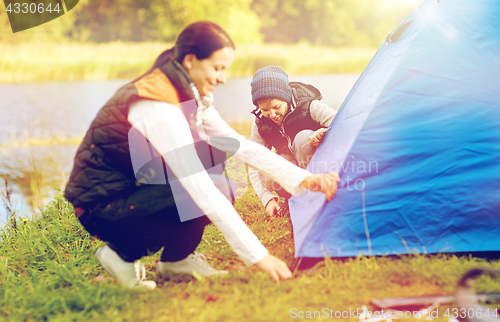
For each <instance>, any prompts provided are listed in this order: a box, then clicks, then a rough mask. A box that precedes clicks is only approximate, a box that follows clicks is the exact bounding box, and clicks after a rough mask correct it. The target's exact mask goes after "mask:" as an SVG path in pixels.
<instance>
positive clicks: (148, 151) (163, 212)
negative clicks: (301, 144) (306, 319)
mask: <svg viewBox="0 0 500 322" xmlns="http://www.w3.org/2000/svg"><path fill="white" fill-rule="evenodd" d="M234 49H235V46H234V44H233V42H232V40H231V39H230V37H229V36H228V34H227V33H226V32H225V31H224V30H223V29H222V28H220V27H219V26H218V25H216V24H214V23H211V22H198V23H194V24H192V25H190V26H188V27H186V29H184V30H183V31H182V32H181V34H180V35H179V37H178V39H177V41H176V44H175V46H174V47H173V48H172V49H170V50H167V51H165V52H164V53H162V54H161V55H160V56H159V57H158V59H157V60H156V62H155V63H154V65H153V67H152V68H151V70H149V71H148V72H147V73H145V74H144V75H142V76H141V77H139V78H138V79H136V80H134V81H133V82H131V83H129V84H127V85H125V86H124V87H122V88H121V89H119V90H118V91H117V93H116V94H115V95H114V96H113V98H111V100H110V101H109V102H108V103H106V105H105V106H104V107H103V108H102V109H101V110H100V111H99V113H98V115H97V116H96V118H95V119H94V121H93V122H92V124H91V125H90V128H89V130H88V131H87V134H86V135H85V138H84V140H83V143H82V144H81V146H80V147H79V149H78V151H77V154H76V157H75V163H74V167H73V170H72V172H71V175H70V179H69V182H68V185H67V187H66V190H65V196H66V198H67V199H68V200H69V201H70V202H71V203H72V204H73V205H74V206H75V213H76V216H77V217H78V218H79V220H80V221H81V223H82V224H83V226H84V227H85V228H86V229H87V231H89V232H90V233H91V234H92V235H94V236H97V237H99V238H100V239H102V240H104V241H106V242H108V245H107V246H105V247H103V248H101V249H100V250H99V251H98V252H97V257H98V259H99V261H100V263H101V264H102V265H103V266H104V268H105V269H106V270H107V271H108V272H109V273H110V274H111V275H113V276H114V277H115V278H116V279H117V281H118V283H119V284H122V285H125V286H127V287H130V288H146V289H153V288H154V287H155V286H156V284H155V282H154V281H143V280H142V279H141V278H139V276H136V274H135V267H134V261H136V260H138V259H139V258H141V257H142V256H145V255H148V254H152V253H155V252H157V251H158V250H160V248H162V247H163V248H164V249H163V253H162V255H161V260H160V262H159V263H158V266H157V272H158V273H159V275H163V274H165V273H166V272H167V271H171V272H177V273H190V272H193V271H195V272H197V273H198V274H200V275H204V276H208V275H214V274H223V273H224V271H217V270H215V269H213V268H211V267H210V266H209V265H208V263H207V262H206V259H205V258H204V257H203V256H201V255H199V254H196V253H193V252H194V250H195V249H196V247H197V245H198V244H199V242H200V240H201V237H202V234H203V229H204V227H205V225H207V224H208V223H210V221H211V222H213V223H214V224H215V225H216V226H217V227H218V228H219V229H220V230H221V232H222V233H223V235H224V237H225V238H226V240H227V242H228V244H229V245H230V246H231V247H232V248H233V250H234V251H235V252H236V253H237V254H238V255H239V257H240V258H241V259H242V260H243V261H244V262H245V263H246V264H248V265H251V264H255V263H256V264H257V265H258V266H259V267H261V268H262V269H263V270H264V271H266V272H268V273H269V274H270V275H271V276H272V278H274V279H275V280H279V279H286V278H290V277H291V272H290V270H289V269H288V267H287V265H286V264H285V263H284V262H283V261H281V260H279V259H278V258H276V257H274V256H272V255H270V254H269V253H268V252H267V250H266V249H265V248H264V247H263V246H262V244H261V243H260V242H259V240H258V239H257V237H256V236H255V235H254V234H253V233H252V232H251V231H250V230H249V229H248V227H247V226H246V225H245V224H244V223H243V221H242V220H241V218H240V217H239V216H238V214H237V213H236V211H235V210H234V208H233V207H232V204H231V202H230V201H229V200H228V199H227V198H226V197H225V196H224V194H223V193H224V192H221V191H220V190H219V189H217V187H216V185H217V186H218V187H222V185H221V184H220V183H221V182H224V178H222V177H221V176H220V175H217V173H213V171H209V172H212V173H211V174H209V173H208V172H207V171H205V169H210V170H213V169H216V168H217V166H215V167H214V165H216V164H217V163H219V161H217V162H214V156H215V157H216V156H217V151H216V150H215V149H213V148H212V147H211V146H207V145H206V144H204V143H203V141H202V140H200V138H201V139H206V138H208V137H210V138H211V139H210V144H211V145H212V146H213V147H214V148H217V149H220V150H222V151H227V152H231V153H235V156H236V157H237V158H239V159H241V160H244V161H245V162H246V163H247V164H249V165H251V166H253V167H255V168H257V169H259V170H260V171H261V172H263V173H266V174H267V175H269V176H270V177H271V178H273V179H274V180H276V181H278V182H279V183H280V184H281V185H282V186H283V187H284V188H285V189H286V190H287V191H289V192H291V193H293V194H299V193H300V192H301V191H302V190H303V189H305V188H308V189H311V190H315V191H322V192H324V193H325V194H326V197H327V199H328V200H330V199H331V198H333V196H334V195H335V193H336V185H337V182H338V180H339V178H338V176H337V175H336V174H335V173H330V174H319V175H311V174H310V173H309V172H307V171H305V170H303V169H300V168H298V167H295V166H294V165H292V164H291V163H289V162H286V161H284V160H282V158H281V157H279V156H278V155H276V154H273V153H271V152H270V151H269V150H267V149H265V148H264V147H262V146H261V145H258V144H255V143H253V142H251V141H249V140H246V139H245V138H244V137H242V136H241V135H239V134H238V133H236V132H235V131H234V130H233V129H232V128H231V127H229V126H228V125H227V123H225V122H224V121H223V120H222V119H221V118H220V116H219V114H218V113H217V111H216V110H215V109H214V107H213V106H212V105H211V103H212V102H211V100H212V95H211V94H212V91H213V90H214V88H215V86H216V85H218V84H223V83H225V81H226V75H225V70H226V69H227V68H229V66H230V65H231V63H232V61H233V59H234ZM180 103H182V104H180ZM137 142H143V143H144V144H142V145H141V144H137ZM235 142H236V143H237V144H236V145H235V144H234V143H235ZM238 145H239V147H238ZM236 150H237V151H236ZM159 155H161V158H158V157H157V158H154V157H155V156H159ZM148 158H149V159H148ZM144 160H146V161H148V160H151V161H149V162H145V161H144ZM207 160H208V162H207ZM158 161H159V162H158ZM210 161H211V162H210ZM163 170H165V171H166V173H167V175H168V178H165V177H164V176H163V175H162V174H163V173H164V172H162V171H163ZM219 173H220V171H219ZM167 180H168V182H167ZM227 190H228V189H226V191H225V193H226V195H228V194H229V193H228V192H227ZM186 214H187V216H186ZM189 216H191V217H189ZM187 219H190V220H187Z"/></svg>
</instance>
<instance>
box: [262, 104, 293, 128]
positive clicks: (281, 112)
mask: <svg viewBox="0 0 500 322" xmlns="http://www.w3.org/2000/svg"><path fill="white" fill-rule="evenodd" d="M257 104H258V105H259V108H260V111H261V112H262V115H263V116H264V117H267V118H268V119H270V120H271V121H273V122H274V123H276V124H281V122H283V118H284V117H285V114H286V113H287V112H288V103H287V102H285V101H282V100H279V99H276V98H273V99H271V100H264V101H260V102H257Z"/></svg>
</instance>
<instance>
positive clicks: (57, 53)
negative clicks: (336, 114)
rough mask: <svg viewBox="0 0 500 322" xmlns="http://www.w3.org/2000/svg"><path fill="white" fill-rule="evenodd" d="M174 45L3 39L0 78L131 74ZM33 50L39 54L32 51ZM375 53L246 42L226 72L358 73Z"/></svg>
mask: <svg viewBox="0 0 500 322" xmlns="http://www.w3.org/2000/svg"><path fill="white" fill-rule="evenodd" d="M170 46H171V44H166V43H140V44H138V43H120V42H113V43H104V44H76V43H63V44H59V43H54V42H43V43H41V42H31V43H20V44H2V49H4V50H1V51H0V82H33V81H73V80H86V81H93V80H106V79H117V78H130V79H133V78H136V77H138V76H139V75H141V74H142V73H144V72H145V71H147V70H148V69H149V68H150V67H151V66H152V64H153V62H154V60H155V59H156V57H157V56H158V55H159V54H160V53H161V52H162V51H164V50H165V49H167V48H169V47H170ZM33 52H36V53H37V55H35V56H33V55H32V53H33ZM374 53H375V49H373V48H353V49H346V48H343V49H342V48H339V49H333V48H326V47H313V46H310V45H307V44H306V43H301V44H297V45H277V44H272V45H271V44H269V45H265V44H260V45H250V44H243V45H240V46H238V47H237V49H236V59H235V61H234V62H233V64H232V66H231V68H230V69H229V70H228V75H229V77H235V76H252V75H253V74H254V73H255V72H256V71H257V70H258V69H259V68H262V67H264V66H268V65H280V66H282V67H283V68H285V70H286V71H287V72H288V73H289V74H291V75H294V74H322V73H360V72H361V71H362V70H363V69H364V68H365V66H366V64H367V63H368V61H369V60H370V58H371V57H372V56H373V54H374ZM304 57H314V59H308V60H306V59H304Z"/></svg>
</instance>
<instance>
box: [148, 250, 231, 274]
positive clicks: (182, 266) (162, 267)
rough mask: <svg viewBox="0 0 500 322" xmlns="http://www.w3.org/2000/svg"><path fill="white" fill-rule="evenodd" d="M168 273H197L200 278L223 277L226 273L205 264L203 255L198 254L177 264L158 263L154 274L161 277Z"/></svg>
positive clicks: (190, 255) (205, 260)
mask: <svg viewBox="0 0 500 322" xmlns="http://www.w3.org/2000/svg"><path fill="white" fill-rule="evenodd" d="M168 271H172V272H174V273H184V274H192V273H193V272H196V273H198V275H200V276H211V275H225V274H227V273H228V271H224V270H216V269H214V268H213V267H212V266H210V264H208V262H207V258H206V257H205V255H203V254H200V253H192V254H189V256H188V257H186V258H184V259H183V260H180V261H177V262H161V261H160V262H158V266H156V272H157V273H158V274H159V275H160V276H162V275H165V274H166V273H167V272H168Z"/></svg>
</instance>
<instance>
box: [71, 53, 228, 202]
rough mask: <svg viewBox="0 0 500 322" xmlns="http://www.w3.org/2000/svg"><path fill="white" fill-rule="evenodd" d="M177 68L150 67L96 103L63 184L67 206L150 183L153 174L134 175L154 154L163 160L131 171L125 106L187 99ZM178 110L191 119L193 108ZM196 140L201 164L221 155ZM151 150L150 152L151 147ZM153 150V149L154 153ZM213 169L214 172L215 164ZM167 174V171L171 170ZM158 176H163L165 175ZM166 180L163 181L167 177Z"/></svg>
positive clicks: (107, 198) (208, 165) (124, 194)
mask: <svg viewBox="0 0 500 322" xmlns="http://www.w3.org/2000/svg"><path fill="white" fill-rule="evenodd" d="M178 68H179V67H178V66H176V65H175V64H173V63H172V62H169V63H167V64H165V65H164V66H162V67H161V68H159V69H155V70H154V71H152V72H151V73H149V74H146V75H144V76H143V77H141V78H139V79H138V80H136V81H133V82H132V83H129V84H127V85H125V86H123V87H122V88H120V89H119V90H118V91H117V92H116V93H115V95H114V96H113V97H112V98H111V99H110V100H109V101H108V102H107V103H106V105H104V107H102V108H101V110H100V111H99V113H98V114H97V116H96V117H95V119H94V120H93V121H92V123H91V124H90V127H89V129H88V131H87V133H86V135H85V137H84V139H83V142H82V143H81V145H80V147H79V148H78V150H77V153H76V156H75V160H74V165H73V169H72V171H71V174H70V178H69V181H68V184H67V185H66V189H65V197H66V198H67V199H68V201H70V202H71V203H72V204H73V206H75V207H81V208H85V209H91V208H94V207H95V206H96V205H98V204H100V203H104V202H108V201H110V200H116V199H119V198H123V197H127V196H128V195H130V194H131V193H132V192H133V191H135V190H136V189H139V187H140V186H141V185H143V184H144V182H146V183H154V181H155V180H156V178H155V177H154V175H153V176H151V175H149V176H142V177H139V176H140V174H141V173H146V174H151V173H153V172H154V171H151V169H152V168H154V167H153V166H151V164H155V163H156V164H157V161H158V159H160V160H161V161H160V162H163V159H162V158H161V157H158V158H156V159H153V160H151V162H150V163H146V164H145V165H144V166H143V167H142V168H141V169H140V170H139V171H138V172H137V176H136V175H134V170H133V166H132V160H131V155H130V148H129V137H128V136H129V130H130V129H131V124H130V123H129V122H128V120H127V118H128V109H129V106H130V105H131V104H132V103H133V102H135V101H137V100H140V99H152V100H159V101H165V102H168V103H172V104H178V103H179V102H185V101H189V100H190V99H192V98H193V97H192V93H191V91H190V90H189V85H188V84H189V81H188V80H187V79H186V77H185V76H184V75H183V74H182V73H180V72H179V70H178ZM183 112H184V115H185V116H186V119H187V120H188V121H189V122H190V123H192V122H191V121H192V120H193V118H194V116H195V113H196V111H186V110H183ZM191 132H192V135H193V138H194V140H195V142H196V141H199V137H198V135H197V133H196V132H195V131H193V130H192V131H191ZM199 143H200V144H196V150H197V153H198V156H199V157H200V159H201V161H202V163H203V165H204V167H205V169H208V168H211V167H212V166H213V163H214V160H215V163H216V164H222V165H223V162H224V160H225V159H226V154H225V153H224V152H221V151H219V150H217V149H215V148H212V147H209V146H208V145H207V144H206V143H205V142H203V141H201V142H199ZM209 148H210V150H209ZM150 152H151V151H150ZM208 152H209V155H207V153H208ZM151 153H152V155H153V152H151ZM156 155H159V154H158V153H157V152H156ZM207 156H208V159H207ZM163 166H164V167H165V168H164V170H167V168H168V166H167V165H166V164H165V163H164V162H163ZM156 168H157V167H156ZM168 170H169V169H168ZM218 172H219V173H220V168H219V171H218ZM168 173H170V174H171V173H172V171H168ZM161 175H163V178H165V174H163V173H162V174H161ZM166 184H167V185H168V180H167V183H166ZM170 197H172V196H170Z"/></svg>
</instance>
